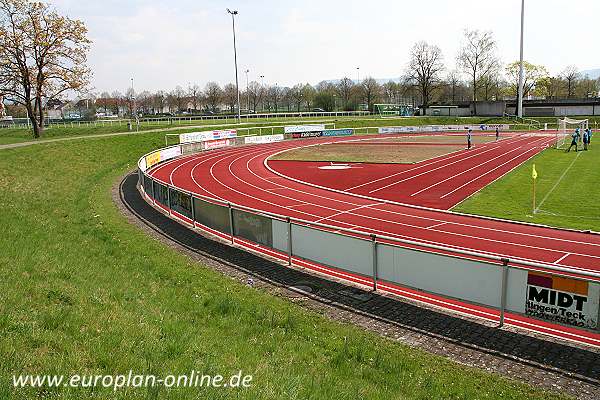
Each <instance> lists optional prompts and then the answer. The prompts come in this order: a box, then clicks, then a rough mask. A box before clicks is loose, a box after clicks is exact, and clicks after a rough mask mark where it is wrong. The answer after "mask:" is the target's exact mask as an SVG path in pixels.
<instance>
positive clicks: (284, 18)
mask: <svg viewBox="0 0 600 400" xmlns="http://www.w3.org/2000/svg"><path fill="white" fill-rule="evenodd" d="M50 1H51V3H52V4H53V5H54V6H55V7H56V8H57V9H58V10H59V11H60V12H61V13H64V14H66V15H68V16H69V17H71V18H77V19H81V20H83V21H84V22H85V24H86V25H87V27H88V29H89V36H90V38H91V39H92V40H93V42H94V43H93V45H92V49H91V52H90V55H89V65H90V67H91V68H92V69H93V71H94V79H93V86H94V87H95V89H96V91H99V92H100V91H104V90H108V91H113V90H120V91H122V92H123V91H125V89H126V88H127V87H128V85H129V84H130V79H131V77H132V76H133V77H135V86H136V91H139V90H144V89H147V90H157V89H165V90H171V89H173V88H174V87H175V86H177V85H181V86H183V87H186V86H187V85H188V84H189V83H192V84H194V83H196V84H198V85H200V86H202V87H203V86H204V85H205V84H206V82H208V81H211V80H214V81H217V82H219V83H221V84H224V83H227V82H234V81H235V75H234V67H233V48H232V33H231V17H230V15H229V14H227V12H226V11H225V9H226V7H229V8H231V9H236V10H238V11H239V15H238V17H237V18H236V28H237V43H238V65H239V71H240V86H241V87H245V84H246V78H245V73H244V71H245V70H246V69H249V70H250V72H249V78H250V80H251V81H252V80H259V78H258V77H259V76H260V75H264V76H265V83H271V84H274V83H278V84H279V85H280V86H285V85H292V84H295V83H298V82H308V83H312V84H314V83H317V82H319V81H321V80H324V79H339V78H342V77H343V76H349V77H350V78H352V79H356V75H357V71H356V67H360V76H361V79H362V78H364V77H366V76H373V77H375V78H394V77H398V76H400V75H401V74H402V70H403V68H404V66H405V65H406V63H407V61H408V60H407V57H408V53H409V49H410V47H411V46H412V45H413V44H414V43H415V42H416V41H418V40H425V41H427V42H429V43H431V44H436V45H438V46H439V47H440V48H441V49H442V52H443V54H444V57H445V61H446V65H447V67H448V68H449V69H452V68H454V65H455V59H456V53H457V51H458V48H459V47H460V42H461V40H462V35H463V31H464V29H466V28H468V29H480V30H491V31H493V32H494V35H495V38H496V40H497V42H498V54H499V56H500V57H501V58H502V60H503V61H504V62H505V63H506V62H511V61H515V60H517V59H518V57H519V47H518V46H519V29H520V28H519V24H520V4H521V1H520V0H493V1H492V0H424V1H404V0H396V1H386V0H371V1H364V0H361V1H358V0H327V1H325V0H320V1H316V0H315V1H313V0H294V1H286V0H279V1H277V0H230V1H221V0H194V1H192V0H178V1H157V0H120V1H119V0H101V1H98V0H94V1H92V0H50ZM525 11H526V28H525V59H526V60H528V61H530V62H533V63H536V64H543V65H545V66H546V67H547V68H548V69H549V71H550V73H553V74H554V73H559V72H560V71H561V70H563V69H564V68H565V67H566V66H567V65H569V64H574V65H576V66H577V67H578V68H579V69H580V70H585V69H592V68H600V51H598V50H599V46H598V38H599V36H600V27H599V25H598V18H599V16H600V1H598V0H570V1H564V0H526V10H525Z"/></svg>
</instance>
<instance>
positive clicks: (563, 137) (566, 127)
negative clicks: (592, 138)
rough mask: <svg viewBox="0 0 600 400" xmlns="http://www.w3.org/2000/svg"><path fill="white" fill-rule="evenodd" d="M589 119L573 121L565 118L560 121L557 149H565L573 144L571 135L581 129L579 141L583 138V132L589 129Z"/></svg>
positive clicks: (557, 133)
mask: <svg viewBox="0 0 600 400" xmlns="http://www.w3.org/2000/svg"><path fill="white" fill-rule="evenodd" d="M588 122H589V121H588V120H587V119H572V118H569V117H565V118H563V119H559V120H558V131H557V132H556V148H557V149H561V148H565V147H566V146H568V145H569V144H570V143H571V135H573V132H574V131H575V129H577V128H579V141H581V138H582V137H583V131H584V130H585V129H587V128H588Z"/></svg>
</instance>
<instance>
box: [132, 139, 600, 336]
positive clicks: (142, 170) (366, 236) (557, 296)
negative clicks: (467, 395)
mask: <svg viewBox="0 0 600 400" xmlns="http://www.w3.org/2000/svg"><path fill="white" fill-rule="evenodd" d="M278 139H279V138H278ZM265 141H267V142H268V140H267V139H265ZM262 142H263V141H262V140H260V139H256V140H249V141H248V140H246V139H244V138H241V139H240V138H238V143H239V144H246V143H250V144H251V145H252V143H262ZM199 150H201V147H200V146H198V144H181V145H175V146H171V147H166V148H163V149H159V150H156V151H153V152H151V153H148V154H146V155H144V156H143V157H141V158H140V159H139V161H138V174H139V175H138V177H139V183H138V186H139V190H140V193H141V194H142V196H143V197H144V198H145V200H146V201H147V202H148V203H150V204H151V205H152V206H153V207H155V208H157V209H159V210H162V211H163V212H164V213H166V214H168V215H169V216H170V217H172V218H174V219H176V220H178V221H179V222H181V223H182V224H184V225H186V226H188V227H189V228H192V229H195V230H199V231H203V232H205V233H209V234H211V235H214V236H217V237H219V238H221V239H223V240H227V241H230V242H231V243H232V244H236V245H238V246H241V247H243V248H246V249H248V250H250V251H253V252H258V253H260V254H262V255H264V256H269V257H273V258H276V259H279V260H280V261H282V262H285V263H287V264H288V265H290V266H292V265H293V266H297V267H303V268H308V269H311V270H313V271H316V272H319V273H322V274H325V275H327V276H330V277H335V278H338V279H343V280H346V281H350V282H353V283H355V284H359V285H363V286H366V287H369V288H372V289H374V290H382V291H385V292H388V293H392V294H396V295H400V296H403V297H406V298H410V299H412V300H416V301H422V302H425V303H427V304H430V305H435V306H439V307H443V308H445V309H449V310H452V311H453V312H458V313H464V314H468V315H470V316H476V317H479V318H483V319H486V320H491V321H496V322H498V323H499V325H500V326H502V325H503V324H505V323H506V324H510V325H513V326H518V327H520V328H524V329H530V330H535V331H536V332H542V333H545V334H549V335H554V336H558V337H561V338H563V339H567V340H573V341H576V342H580V343H585V344H588V345H593V346H599V347H600V333H599V332H600V325H599V324H598V319H599V316H600V307H599V302H600V274H598V273H595V272H588V271H576V270H573V269H569V268H565V267H560V266H553V265H549V264H542V263H534V262H526V261H521V260H519V261H511V260H510V259H508V258H501V257H497V256H492V255H488V254H483V253H478V252H471V251H465V250H459V249H455V248H451V247H445V246H438V245H434V244H431V243H424V242H419V241H412V240H404V239H398V238H394V237H388V236H384V235H372V234H370V233H368V232H363V231H360V230H357V229H343V228H340V227H339V226H331V225H327V224H322V223H317V222H310V221H305V220H301V219H295V218H290V217H288V216H286V215H279V214H272V213H268V212H264V211H261V210H257V209H253V208H250V207H246V206H244V205H243V204H232V203H228V202H226V201H224V200H222V199H218V198H212V197H206V196H203V195H200V194H197V193H191V192H187V191H185V190H182V189H180V188H177V187H173V186H171V185H165V184H164V183H163V182H159V181H157V180H155V179H153V178H152V177H151V176H150V174H149V171H151V170H152V168H154V167H156V166H157V165H160V164H162V163H163V162H165V161H168V160H172V159H174V158H177V157H180V156H185V155H189V154H194V153H196V152H198V151H199ZM465 304H466V305H468V307H465Z"/></svg>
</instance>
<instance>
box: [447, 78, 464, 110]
mask: <svg viewBox="0 0 600 400" xmlns="http://www.w3.org/2000/svg"><path fill="white" fill-rule="evenodd" d="M446 84H447V85H448V88H449V91H450V93H449V98H450V100H451V102H452V104H454V103H456V97H457V95H458V89H459V87H460V84H461V81H460V74H459V73H458V71H456V70H453V71H450V73H449V74H448V76H447V77H446Z"/></svg>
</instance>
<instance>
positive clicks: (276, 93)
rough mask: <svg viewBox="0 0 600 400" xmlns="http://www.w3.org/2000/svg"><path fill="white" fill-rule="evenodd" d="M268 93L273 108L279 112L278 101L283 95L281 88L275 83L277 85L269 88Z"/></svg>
mask: <svg viewBox="0 0 600 400" xmlns="http://www.w3.org/2000/svg"><path fill="white" fill-rule="evenodd" d="M267 95H268V98H269V101H270V102H272V103H273V109H274V110H275V112H277V110H278V108H279V104H278V101H279V100H280V97H281V89H280V88H279V86H278V85H277V84H275V86H271V87H270V88H269V90H268V91H267Z"/></svg>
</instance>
